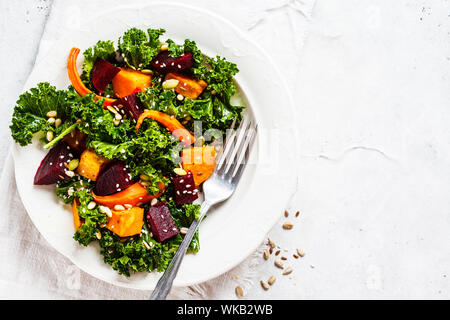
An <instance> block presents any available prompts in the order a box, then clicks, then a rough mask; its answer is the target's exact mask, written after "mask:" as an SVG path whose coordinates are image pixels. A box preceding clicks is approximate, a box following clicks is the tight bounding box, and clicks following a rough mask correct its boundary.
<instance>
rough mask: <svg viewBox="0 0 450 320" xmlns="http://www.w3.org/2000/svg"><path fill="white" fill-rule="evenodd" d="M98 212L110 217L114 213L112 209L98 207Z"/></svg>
mask: <svg viewBox="0 0 450 320" xmlns="http://www.w3.org/2000/svg"><path fill="white" fill-rule="evenodd" d="M98 210H100V212H101V213H104V214H106V215H107V216H108V217H110V218H111V217H112V212H111V209H110V208H108V207H105V206H100V207H98Z"/></svg>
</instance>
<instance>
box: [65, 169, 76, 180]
mask: <svg viewBox="0 0 450 320" xmlns="http://www.w3.org/2000/svg"><path fill="white" fill-rule="evenodd" d="M74 175H75V172H73V171H70V170H66V176H68V177H70V178H72V177H73V176H74Z"/></svg>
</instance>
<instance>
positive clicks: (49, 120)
mask: <svg viewBox="0 0 450 320" xmlns="http://www.w3.org/2000/svg"><path fill="white" fill-rule="evenodd" d="M55 121H56V120H55V118H48V120H47V122H48V123H50V124H53V123H55Z"/></svg>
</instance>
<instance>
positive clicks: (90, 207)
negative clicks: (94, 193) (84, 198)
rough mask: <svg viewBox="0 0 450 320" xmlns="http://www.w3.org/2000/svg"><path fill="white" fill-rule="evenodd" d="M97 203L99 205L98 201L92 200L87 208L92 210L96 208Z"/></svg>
mask: <svg viewBox="0 0 450 320" xmlns="http://www.w3.org/2000/svg"><path fill="white" fill-rule="evenodd" d="M96 205H97V203H95V201H91V202H89V203H88V205H87V208H88V209H89V210H92V209H94V208H95V206H96Z"/></svg>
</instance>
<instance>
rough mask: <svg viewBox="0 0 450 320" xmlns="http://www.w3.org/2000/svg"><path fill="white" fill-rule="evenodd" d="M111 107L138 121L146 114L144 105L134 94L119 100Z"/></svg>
mask: <svg viewBox="0 0 450 320" xmlns="http://www.w3.org/2000/svg"><path fill="white" fill-rule="evenodd" d="M111 105H112V106H113V107H116V108H117V109H119V112H120V113H121V114H122V115H125V114H128V115H130V116H131V117H132V118H133V119H134V120H136V121H137V119H138V118H139V116H140V115H141V114H142V113H143V112H144V107H143V105H142V102H141V99H139V97H138V96H137V93H133V94H130V95H129V96H126V97H123V98H120V99H117V100H116V101H114V102H113V103H112V104H111Z"/></svg>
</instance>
